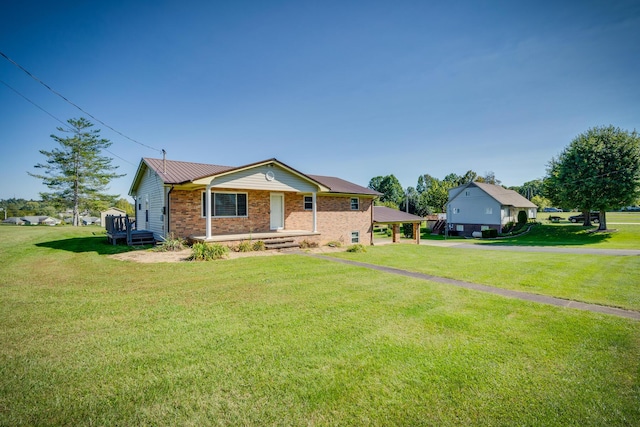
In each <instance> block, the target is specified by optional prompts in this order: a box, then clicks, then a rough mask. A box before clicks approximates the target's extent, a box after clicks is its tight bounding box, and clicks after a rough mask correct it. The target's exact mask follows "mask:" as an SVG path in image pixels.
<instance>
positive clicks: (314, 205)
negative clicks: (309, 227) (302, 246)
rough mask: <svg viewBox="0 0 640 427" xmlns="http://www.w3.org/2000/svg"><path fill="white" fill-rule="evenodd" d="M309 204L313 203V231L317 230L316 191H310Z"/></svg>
mask: <svg viewBox="0 0 640 427" xmlns="http://www.w3.org/2000/svg"><path fill="white" fill-rule="evenodd" d="M311 202H312V203H311V204H312V205H313V232H314V233H317V232H318V208H317V206H316V193H311Z"/></svg>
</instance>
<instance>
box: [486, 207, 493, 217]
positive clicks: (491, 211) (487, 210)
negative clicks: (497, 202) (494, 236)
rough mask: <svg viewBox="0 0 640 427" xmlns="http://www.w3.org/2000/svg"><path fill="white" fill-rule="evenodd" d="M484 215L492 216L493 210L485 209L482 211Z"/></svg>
mask: <svg viewBox="0 0 640 427" xmlns="http://www.w3.org/2000/svg"><path fill="white" fill-rule="evenodd" d="M484 213H485V214H487V215H492V214H493V208H485V209H484Z"/></svg>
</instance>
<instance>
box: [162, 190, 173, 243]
mask: <svg viewBox="0 0 640 427" xmlns="http://www.w3.org/2000/svg"><path fill="white" fill-rule="evenodd" d="M172 191H173V185H172V186H171V188H170V189H169V192H168V193H167V199H166V201H165V203H164V205H165V206H166V210H167V211H166V212H165V221H166V223H167V232H166V234H167V236H168V235H169V233H170V232H171V222H170V219H171V217H170V215H169V212H171V209H170V208H171V192H172Z"/></svg>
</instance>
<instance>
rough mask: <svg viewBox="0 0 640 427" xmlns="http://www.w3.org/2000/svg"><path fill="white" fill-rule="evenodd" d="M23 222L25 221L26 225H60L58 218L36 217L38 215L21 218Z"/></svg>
mask: <svg viewBox="0 0 640 427" xmlns="http://www.w3.org/2000/svg"><path fill="white" fill-rule="evenodd" d="M20 219H21V220H22V221H24V224H25V225H58V224H60V220H59V219H56V218H51V217H50V216H44V215H41V216H36V215H29V216H23V217H21V218H20Z"/></svg>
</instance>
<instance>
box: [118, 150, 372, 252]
mask: <svg viewBox="0 0 640 427" xmlns="http://www.w3.org/2000/svg"><path fill="white" fill-rule="evenodd" d="M129 195H131V196H132V197H133V198H134V200H135V211H136V224H137V228H138V229H145V230H150V231H152V232H153V234H154V236H155V238H156V239H157V240H162V239H163V238H165V237H167V236H169V234H172V235H174V236H176V237H182V238H190V239H192V240H202V241H225V242H235V241H241V240H246V239H260V238H263V237H269V236H272V237H273V236H275V235H278V236H284V235H288V236H291V238H293V239H295V240H296V241H302V240H307V241H309V242H315V243H318V244H325V243H327V242H331V241H339V242H341V243H343V244H351V243H364V244H371V243H372V242H373V228H372V223H373V201H374V199H375V198H376V197H378V196H379V195H380V194H379V193H378V192H376V191H374V190H371V189H369V188H365V187H361V186H359V185H356V184H353V183H351V182H348V181H345V180H342V179H340V178H335V177H328V176H320V175H308V174H304V173H302V172H299V171H297V170H295V169H293V168H292V167H290V166H287V165H286V164H284V163H282V162H280V161H278V160H277V159H269V160H265V161H261V162H257V163H252V164H248V165H245V166H240V167H229V166H219V165H211V164H203V163H192V162H182V161H175V160H164V159H151V158H143V159H142V160H141V161H140V165H139V166H138V170H137V172H136V174H135V177H134V179H133V183H132V184H131V188H130V190H129ZM207 207H211V209H207ZM276 233H277V234H276Z"/></svg>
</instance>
